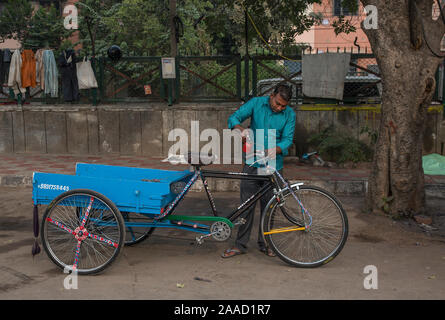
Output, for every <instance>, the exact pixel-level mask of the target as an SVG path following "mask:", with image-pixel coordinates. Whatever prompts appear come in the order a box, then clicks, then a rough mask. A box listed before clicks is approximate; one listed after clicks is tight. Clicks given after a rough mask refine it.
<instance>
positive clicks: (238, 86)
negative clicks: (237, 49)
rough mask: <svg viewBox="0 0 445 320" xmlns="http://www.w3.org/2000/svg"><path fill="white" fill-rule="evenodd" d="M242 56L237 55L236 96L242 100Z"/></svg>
mask: <svg viewBox="0 0 445 320" xmlns="http://www.w3.org/2000/svg"><path fill="white" fill-rule="evenodd" d="M241 77H242V75H241V56H240V55H238V56H236V96H237V97H238V99H239V100H241Z"/></svg>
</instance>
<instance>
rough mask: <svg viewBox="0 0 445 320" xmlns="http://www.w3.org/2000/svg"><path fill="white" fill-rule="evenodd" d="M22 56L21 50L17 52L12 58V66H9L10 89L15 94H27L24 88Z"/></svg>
mask: <svg viewBox="0 0 445 320" xmlns="http://www.w3.org/2000/svg"><path fill="white" fill-rule="evenodd" d="M21 69H22V56H21V53H20V50H18V49H17V50H15V51H14V53H13V54H12V57H11V65H10V66H9V77H8V87H10V88H12V89H13V90H14V94H15V95H17V94H19V93H23V94H25V93H26V89H25V88H22V77H21Z"/></svg>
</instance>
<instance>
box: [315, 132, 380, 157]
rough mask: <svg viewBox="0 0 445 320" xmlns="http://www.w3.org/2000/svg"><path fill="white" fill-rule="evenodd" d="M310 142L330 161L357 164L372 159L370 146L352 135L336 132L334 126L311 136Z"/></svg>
mask: <svg viewBox="0 0 445 320" xmlns="http://www.w3.org/2000/svg"><path fill="white" fill-rule="evenodd" d="M308 142H309V144H310V145H312V146H313V147H314V148H315V149H316V150H317V151H318V153H319V154H320V156H321V157H322V158H323V159H325V160H328V161H334V162H336V163H344V162H354V163H357V162H365V161H370V160H371V159H372V154H373V151H372V148H371V147H370V146H368V145H367V144H365V143H364V142H362V141H360V140H358V139H356V138H354V137H352V136H351V135H350V134H347V133H345V132H340V131H336V130H335V129H334V127H333V126H330V127H328V128H326V129H324V130H323V131H322V132H321V133H319V134H316V135H313V136H311V137H310V138H309V140H308Z"/></svg>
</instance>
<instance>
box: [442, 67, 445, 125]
mask: <svg viewBox="0 0 445 320" xmlns="http://www.w3.org/2000/svg"><path fill="white" fill-rule="evenodd" d="M442 104H443V111H442V117H443V119H445V59H444V60H443V61H442Z"/></svg>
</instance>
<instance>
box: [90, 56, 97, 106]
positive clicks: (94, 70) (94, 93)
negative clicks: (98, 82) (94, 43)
mask: <svg viewBox="0 0 445 320" xmlns="http://www.w3.org/2000/svg"><path fill="white" fill-rule="evenodd" d="M91 67H92V68H93V72H94V77H95V78H96V79H97V71H96V58H95V57H92V58H91ZM92 95H93V106H97V88H93V89H92Z"/></svg>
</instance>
